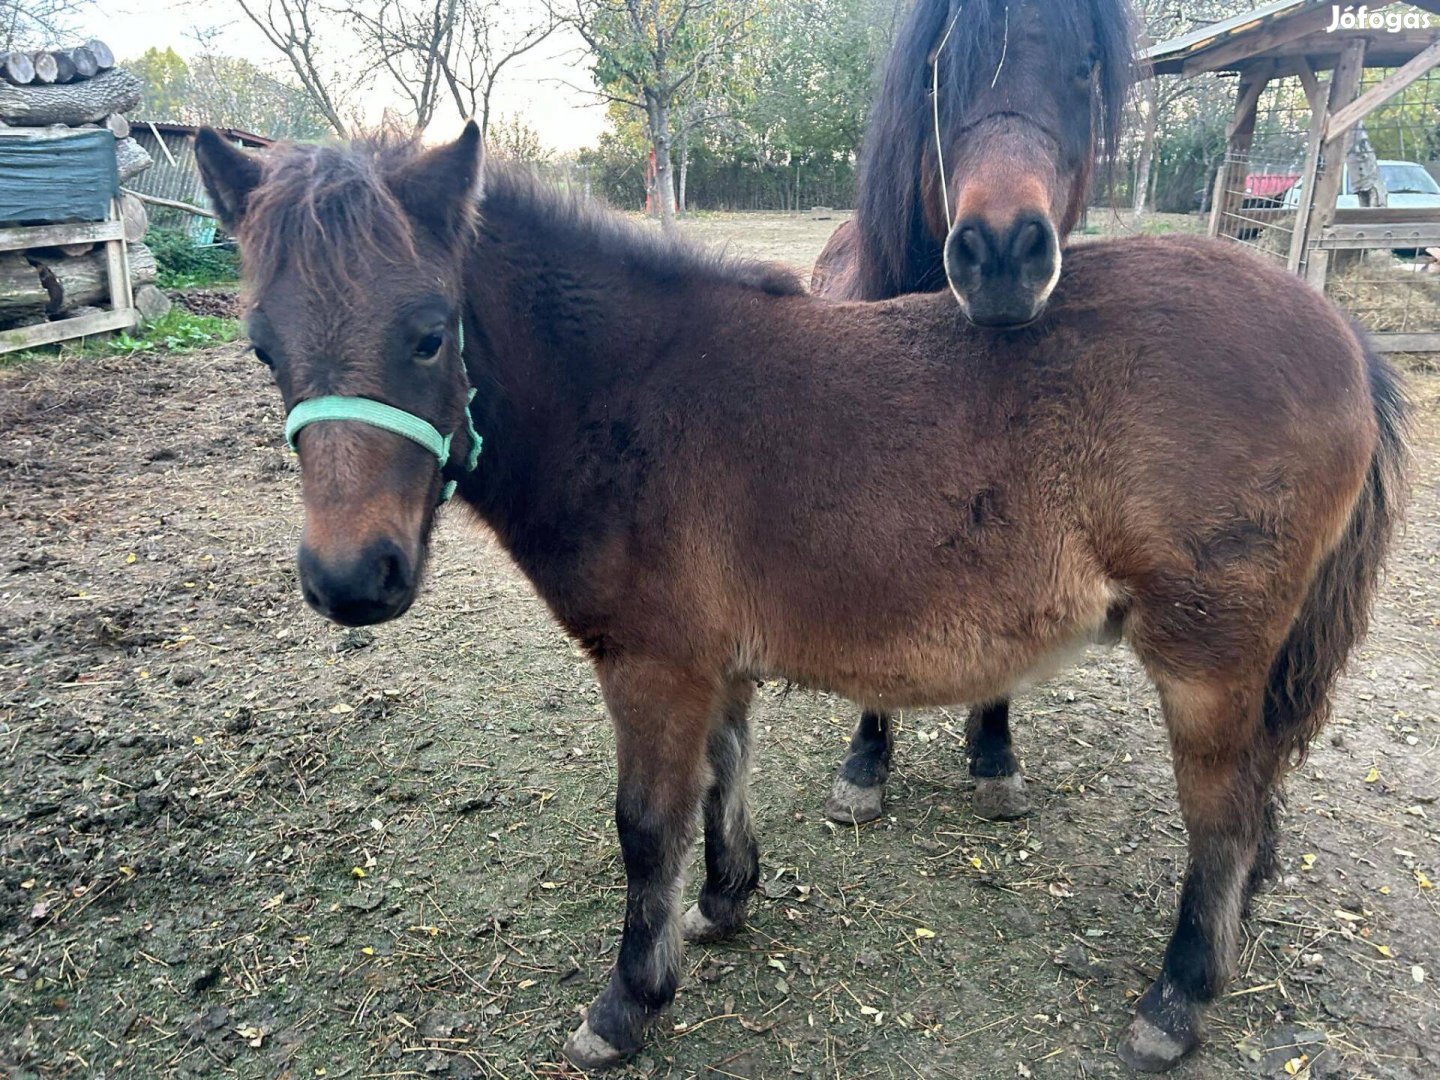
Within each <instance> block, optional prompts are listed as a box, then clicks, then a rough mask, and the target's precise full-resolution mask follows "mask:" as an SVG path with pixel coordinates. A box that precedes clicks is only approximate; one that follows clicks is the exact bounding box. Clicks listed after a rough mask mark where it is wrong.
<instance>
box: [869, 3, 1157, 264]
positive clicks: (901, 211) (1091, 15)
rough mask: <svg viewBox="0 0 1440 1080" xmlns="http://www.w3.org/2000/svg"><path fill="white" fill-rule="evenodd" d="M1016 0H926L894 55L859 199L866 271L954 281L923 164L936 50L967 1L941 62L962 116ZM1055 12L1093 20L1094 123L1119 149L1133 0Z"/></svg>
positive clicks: (1077, 26)
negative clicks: (928, 211)
mask: <svg viewBox="0 0 1440 1080" xmlns="http://www.w3.org/2000/svg"><path fill="white" fill-rule="evenodd" d="M1007 4H1014V6H1016V7H1018V6H1019V4H1018V2H1017V0H916V3H915V6H914V7H912V8H911V9H910V14H909V16H908V17H907V18H906V20H905V23H904V25H903V26H902V27H901V28H900V32H899V33H898V34H897V35H896V38H895V44H894V46H893V48H892V49H891V51H890V56H889V59H888V60H887V61H886V63H885V69H884V78H883V81H882V83H881V86H880V91H879V93H878V94H877V96H876V98H875V102H874V104H873V105H872V107H871V110H870V120H869V123H868V124H867V126H866V132H865V138H864V141H863V143H862V146H861V150H860V169H859V173H860V175H859V181H858V184H857V190H858V191H859V197H858V199H857V202H856V207H855V225H856V228H857V231H858V234H859V243H860V251H861V261H862V263H866V264H869V265H866V266H864V267H862V272H866V273H874V274H878V275H881V276H883V278H884V279H886V280H887V281H888V282H889V283H891V284H892V285H893V286H894V287H896V288H898V289H899V290H900V291H905V292H910V291H922V290H924V291H928V290H931V289H938V288H942V287H943V286H944V283H945V278H944V272H943V270H942V269H941V257H940V245H939V244H938V243H937V242H936V241H935V239H934V238H933V237H932V236H931V235H930V231H929V229H928V228H927V227H926V225H925V218H924V200H923V199H922V197H921V189H920V176H919V169H920V163H921V162H922V161H923V160H924V157H925V154H926V152H927V150H928V148H929V147H930V146H931V144H932V143H933V142H934V139H935V126H934V125H935V117H934V113H933V110H932V106H931V104H930V90H931V85H930V78H931V75H930V53H931V51H932V50H933V49H934V48H935V47H936V46H937V45H938V44H939V43H940V38H941V36H942V35H943V34H944V33H945V28H946V27H947V26H948V25H949V24H950V20H951V18H953V17H954V15H955V10H956V7H957V6H959V5H963V11H961V13H960V17H959V21H958V22H957V24H956V26H955V30H954V32H953V33H952V34H951V35H950V40H949V42H948V43H947V44H946V46H945V53H944V56H943V59H942V62H941V64H940V83H939V86H940V102H939V108H940V116H941V120H942V123H943V122H944V119H945V117H956V116H960V115H961V114H962V113H963V112H964V110H965V107H966V103H967V101H968V100H969V98H970V97H971V95H972V94H973V92H974V88H975V87H976V86H977V85H980V84H981V80H986V81H988V80H989V79H990V78H991V77H992V76H993V75H994V72H995V69H996V66H997V64H998V63H999V60H1000V55H1001V47H1002V45H1001V39H1002V37H1003V35H1004V27H1005V18H1006V15H1005V10H1006V7H1007ZM1045 4H1046V8H1047V10H1046V13H1045V18H1046V19H1047V21H1049V22H1051V23H1052V24H1053V26H1054V27H1055V31H1056V33H1057V34H1059V35H1071V36H1074V35H1077V34H1079V33H1080V32H1081V29H1082V28H1084V27H1087V26H1088V27H1090V28H1091V29H1090V33H1093V35H1094V37H1095V41H1096V43H1097V47H1098V49H1099V57H1098V67H1097V71H1096V80H1097V82H1096V87H1097V89H1096V92H1095V93H1094V94H1093V95H1092V109H1093V112H1094V118H1093V123H1094V124H1095V130H1096V131H1097V132H1098V133H1099V138H1100V142H1101V145H1102V146H1103V147H1104V149H1105V152H1106V154H1107V155H1108V156H1113V154H1114V151H1115V148H1116V146H1117V144H1118V141H1119V138H1120V132H1121V129H1122V122H1123V116H1124V111H1125V102H1126V98H1127V95H1128V93H1129V87H1130V81H1131V64H1132V55H1133V54H1132V47H1131V40H1132V23H1131V16H1130V8H1129V5H1128V3H1127V2H1126V0H1045Z"/></svg>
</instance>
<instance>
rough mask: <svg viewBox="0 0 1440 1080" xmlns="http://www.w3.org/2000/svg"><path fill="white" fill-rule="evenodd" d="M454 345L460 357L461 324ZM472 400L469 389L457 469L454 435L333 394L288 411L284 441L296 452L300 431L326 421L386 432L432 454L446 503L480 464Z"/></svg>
mask: <svg viewBox="0 0 1440 1080" xmlns="http://www.w3.org/2000/svg"><path fill="white" fill-rule="evenodd" d="M456 342H457V351H459V352H460V354H461V356H462V357H463V356H464V352H465V325H464V323H463V322H462V323H460V324H459V327H458V332H457V334H456ZM474 400H475V390H474V388H473V387H472V388H471V390H470V393H469V394H468V395H467V396H466V398H465V427H466V433H467V434H468V435H469V437H470V452H469V453H468V454H466V455H465V462H464V464H463V466H461V467H460V468H458V469H457V468H455V467H453V466H452V465H451V464H450V444H451V443H452V442H453V441H454V439H455V434H454V432H451V433H450V434H449V435H442V434H440V429H439V428H437V427H436V426H435V425H434V424H432V423H430V421H429V420H426V419H423V418H422V417H419V416H416V415H415V414H414V413H411V412H406V411H405V410H404V409H397V408H396V407H395V406H394V405H387V404H385V402H383V401H375V400H373V399H371V398H363V397H344V396H341V395H338V394H332V395H330V396H328V397H319V398H311V399H310V400H308V401H302V402H300V403H299V404H298V405H296V406H295V407H294V408H293V409H291V410H290V415H289V416H287V417H286V418H285V441H286V442H287V443H288V444H289V445H290V449H291V450H296V451H298V449H299V448H298V447H297V446H296V444H295V440H296V438H297V437H298V436H299V434H300V432H301V431H303V430H304V429H305V428H307V427H309V426H310V425H311V424H318V423H320V422H322V421H325V420H349V421H352V422H354V423H357V424H369V425H370V426H371V427H376V428H380V429H381V430H382V431H389V432H391V433H393V434H395V435H399V436H401V437H402V438H406V439H409V440H410V441H411V442H413V443H418V444H419V445H420V446H423V447H424V448H425V449H426V450H428V451H429V452H430V453H432V454H434V455H435V461H436V463H437V464H438V465H439V467H440V472H441V475H442V476H444V477H445V486H444V487H443V488H442V489H441V491H440V501H441V502H442V503H445V502H449V501H450V496H452V495H454V494H455V487H456V485H457V484H458V483H459V476H460V475H464V474H466V473H472V472H474V471H475V467H476V466H477V465H479V463H480V447H481V439H480V433H479V432H478V431H476V430H475V418H474V417H473V416H472V415H471V414H470V403H471V402H472V401H474ZM457 473H458V474H459V475H457Z"/></svg>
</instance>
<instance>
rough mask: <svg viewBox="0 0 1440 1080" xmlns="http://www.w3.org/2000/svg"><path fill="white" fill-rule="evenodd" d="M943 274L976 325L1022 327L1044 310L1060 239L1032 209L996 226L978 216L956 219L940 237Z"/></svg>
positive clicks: (1056, 271) (1056, 269)
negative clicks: (942, 246)
mask: <svg viewBox="0 0 1440 1080" xmlns="http://www.w3.org/2000/svg"><path fill="white" fill-rule="evenodd" d="M945 277H946V278H947V280H948V281H949V282H950V289H951V291H952V292H953V293H954V294H955V298H956V299H957V300H959V301H960V306H961V308H963V309H964V311H965V314H966V316H967V317H968V318H969V319H970V321H971V322H973V323H975V324H976V325H977V326H992V327H1016V326H1023V325H1025V324H1026V323H1029V322H1032V321H1034V320H1035V319H1036V318H1037V317H1039V315H1040V313H1041V312H1043V311H1044V310H1045V302H1046V301H1047V300H1049V299H1050V293H1051V292H1052V291H1053V290H1054V288H1055V283H1056V281H1058V280H1059V278H1060V238H1059V236H1058V235H1057V234H1056V232H1055V227H1054V226H1053V225H1052V224H1051V223H1050V219H1049V218H1047V217H1046V216H1045V215H1043V214H1040V213H1036V212H1027V213H1022V214H1019V215H1017V216H1016V218H1015V219H1014V221H1012V222H1011V223H1010V225H1009V226H1008V227H1003V228H1000V229H995V228H992V226H991V224H990V223H989V222H988V221H986V220H985V219H984V218H981V217H979V216H975V215H972V216H969V217H965V218H961V219H960V220H959V221H957V222H956V223H955V226H954V228H952V229H951V230H950V235H949V236H948V237H947V238H946V240H945Z"/></svg>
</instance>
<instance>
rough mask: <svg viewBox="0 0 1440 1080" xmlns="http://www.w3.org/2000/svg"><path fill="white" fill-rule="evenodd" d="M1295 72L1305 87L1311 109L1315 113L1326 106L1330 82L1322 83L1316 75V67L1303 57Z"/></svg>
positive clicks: (1306, 97) (1306, 98)
mask: <svg viewBox="0 0 1440 1080" xmlns="http://www.w3.org/2000/svg"><path fill="white" fill-rule="evenodd" d="M1295 74H1296V75H1297V76H1298V77H1299V79H1300V85H1301V86H1303V87H1304V88H1305V100H1306V101H1308V102H1309V103H1310V111H1311V112H1312V113H1313V112H1314V111H1315V110H1316V109H1322V108H1324V106H1325V91H1326V89H1327V88H1328V84H1327V86H1322V85H1320V80H1319V79H1318V78H1316V76H1315V69H1314V68H1312V67H1311V66H1310V64H1309V62H1308V61H1307V60H1305V59H1303V58H1302V59H1301V61H1300V66H1299V68H1298V69H1297V70H1296V72H1295Z"/></svg>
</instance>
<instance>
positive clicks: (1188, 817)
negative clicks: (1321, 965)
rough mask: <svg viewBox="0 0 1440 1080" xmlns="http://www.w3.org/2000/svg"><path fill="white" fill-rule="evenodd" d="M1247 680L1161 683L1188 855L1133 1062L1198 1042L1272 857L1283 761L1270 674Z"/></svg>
mask: <svg viewBox="0 0 1440 1080" xmlns="http://www.w3.org/2000/svg"><path fill="white" fill-rule="evenodd" d="M1249 682H1250V685H1244V686H1237V685H1236V684H1235V682H1233V681H1231V680H1226V679H1215V680H1196V681H1179V680H1169V681H1166V680H1162V682H1161V686H1160V693H1161V701H1162V703H1163V705H1164V710H1165V720H1166V725H1167V726H1168V728H1169V732H1170V743H1171V749H1172V753H1173V758H1174V767H1175V779H1176V782H1177V785H1178V787H1179V792H1180V809H1181V812H1182V814H1183V815H1184V818H1185V825H1186V828H1187V830H1188V831H1189V834H1190V858H1189V866H1188V868H1187V869H1186V872H1185V883H1184V885H1183V886H1182V888H1181V891H1180V908H1179V914H1178V916H1177V919H1176V925H1175V931H1174V933H1173V934H1172V935H1171V938H1170V944H1169V946H1168V947H1167V948H1166V950H1165V962H1164V966H1163V968H1162V969H1161V972H1160V977H1159V978H1158V979H1156V980H1155V982H1154V983H1153V984H1151V986H1150V988H1149V990H1147V991H1146V992H1145V994H1144V996H1143V997H1141V999H1140V1002H1139V1004H1138V1005H1137V1006H1136V1009H1135V1018H1134V1020H1133V1021H1132V1023H1131V1025H1130V1030H1129V1031H1128V1032H1127V1033H1126V1036H1125V1038H1124V1039H1123V1040H1122V1042H1121V1044H1120V1048H1119V1052H1120V1056H1121V1058H1123V1059H1124V1061H1125V1062H1126V1063H1127V1064H1129V1065H1130V1066H1131V1067H1132V1068H1136V1069H1140V1070H1143V1071H1147V1072H1155V1071H1159V1070H1161V1069H1166V1068H1169V1067H1170V1066H1171V1065H1174V1064H1175V1063H1176V1062H1177V1061H1179V1060H1180V1058H1182V1057H1183V1056H1184V1055H1185V1054H1186V1053H1188V1052H1189V1051H1190V1050H1191V1049H1192V1048H1193V1047H1195V1046H1196V1045H1197V1044H1198V1043H1199V1041H1200V1022H1201V1014H1202V1010H1203V1008H1204V1006H1205V1005H1207V1004H1209V1003H1210V1002H1211V1001H1213V1000H1214V999H1215V997H1216V996H1217V995H1218V994H1219V993H1220V992H1221V990H1222V989H1224V986H1225V983H1226V981H1227V980H1228V979H1229V977H1230V973H1231V968H1232V965H1233V964H1234V960H1235V952H1236V943H1237V941H1238V938H1239V934H1240V920H1241V916H1242V913H1243V911H1244V908H1245V905H1246V901H1247V900H1248V898H1249V893H1250V891H1251V889H1252V888H1253V887H1254V884H1255V882H1256V878H1257V877H1258V876H1261V875H1263V874H1264V873H1265V872H1267V871H1268V869H1269V865H1268V864H1269V862H1270V861H1271V859H1272V858H1273V856H1272V855H1270V854H1268V852H1269V850H1270V849H1271V848H1272V847H1273V839H1272V838H1271V837H1270V836H1269V835H1268V833H1269V832H1271V831H1273V827H1274V820H1275V816H1274V815H1275V809H1274V807H1275V805H1276V804H1275V798H1276V793H1275V790H1274V788H1275V785H1276V784H1277V782H1278V779H1279V775H1280V772H1281V769H1280V765H1281V760H1280V755H1279V754H1277V753H1276V752H1275V750H1274V749H1273V748H1272V747H1271V745H1270V744H1269V742H1268V740H1267V738H1266V735H1265V725H1264V722H1263V720H1262V718H1261V709H1262V696H1263V693H1264V686H1263V683H1257V681H1256V680H1249ZM1262 849H1264V850H1262Z"/></svg>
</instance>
